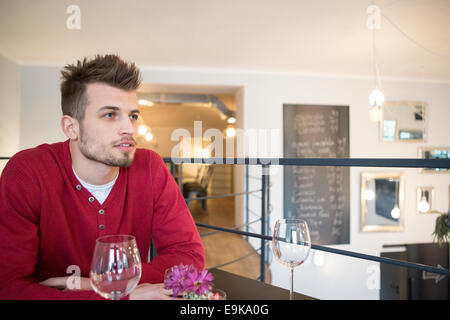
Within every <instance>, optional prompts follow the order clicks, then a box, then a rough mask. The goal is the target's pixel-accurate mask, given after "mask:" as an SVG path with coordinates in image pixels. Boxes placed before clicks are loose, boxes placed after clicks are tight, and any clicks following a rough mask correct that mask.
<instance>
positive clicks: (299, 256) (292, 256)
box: [272, 219, 311, 300]
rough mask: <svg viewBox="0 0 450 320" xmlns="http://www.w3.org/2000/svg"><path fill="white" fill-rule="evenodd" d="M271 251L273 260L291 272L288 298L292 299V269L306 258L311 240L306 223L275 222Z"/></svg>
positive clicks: (295, 220)
mask: <svg viewBox="0 0 450 320" xmlns="http://www.w3.org/2000/svg"><path fill="white" fill-rule="evenodd" d="M272 249H273V252H274V254H275V258H276V259H277V260H278V262H280V263H281V264H283V265H285V266H288V267H289V269H290V271H291V290H290V295H289V298H290V300H292V299H293V297H294V294H293V292H294V268H295V267H297V266H299V265H301V264H302V263H303V262H304V261H305V260H306V258H308V255H309V251H310V249H311V239H310V236H309V229H308V225H307V224H306V221H304V220H300V219H281V220H277V222H276V223H275V227H274V230H273V237H272Z"/></svg>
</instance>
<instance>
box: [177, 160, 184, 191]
mask: <svg viewBox="0 0 450 320" xmlns="http://www.w3.org/2000/svg"><path fill="white" fill-rule="evenodd" d="M179 166H180V170H178V172H179V175H180V176H179V177H178V187H179V188H180V190H181V194H183V162H181V163H180V164H179Z"/></svg>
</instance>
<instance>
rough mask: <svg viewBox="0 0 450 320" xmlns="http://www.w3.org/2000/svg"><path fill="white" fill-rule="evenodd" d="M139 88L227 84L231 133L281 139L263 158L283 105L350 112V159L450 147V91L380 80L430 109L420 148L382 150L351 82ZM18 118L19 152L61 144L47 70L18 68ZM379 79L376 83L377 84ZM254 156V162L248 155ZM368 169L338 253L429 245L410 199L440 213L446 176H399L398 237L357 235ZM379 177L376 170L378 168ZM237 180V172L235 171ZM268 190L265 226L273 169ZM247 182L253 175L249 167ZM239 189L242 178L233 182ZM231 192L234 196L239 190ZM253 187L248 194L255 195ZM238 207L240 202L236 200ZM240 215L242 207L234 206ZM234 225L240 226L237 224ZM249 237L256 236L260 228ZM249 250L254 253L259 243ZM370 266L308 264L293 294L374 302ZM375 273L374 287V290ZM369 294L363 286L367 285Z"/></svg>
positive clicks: (163, 72)
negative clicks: (426, 190)
mask: <svg viewBox="0 0 450 320" xmlns="http://www.w3.org/2000/svg"><path fill="white" fill-rule="evenodd" d="M142 71H143V79H144V82H148V83H167V84H172V83H173V84H188V85H232V86H242V87H243V89H242V92H241V93H240V97H241V98H242V105H243V106H244V110H239V106H240V103H238V110H237V114H238V127H240V125H242V128H245V129H274V130H278V132H279V133H281V134H280V136H279V137H280V138H279V141H278V142H279V143H278V144H276V145H274V146H272V148H271V150H270V156H272V157H282V156H283V150H282V129H283V127H282V126H283V122H282V120H283V119H282V106H283V104H284V103H298V104H326V105H349V106H350V156H351V157H353V158H366V157H367V158H397V157H399V158H416V157H417V149H418V147H419V146H425V145H429V146H447V147H448V146H449V143H448V138H449V136H450V126H448V123H450V113H449V112H448V105H449V102H450V84H448V83H433V82H428V83H423V82H413V81H387V80H384V81H383V88H384V90H385V96H386V99H387V100H412V101H422V100H424V101H426V102H428V103H429V106H430V109H429V115H430V121H429V135H428V137H429V139H428V143H427V144H415V143H408V144H392V143H391V144H383V143H380V142H379V138H378V136H379V135H378V126H377V124H376V123H373V122H370V121H369V117H368V111H369V106H368V95H369V93H370V92H371V90H372V89H373V88H372V87H371V85H372V83H373V80H372V79H369V78H357V77H353V78H352V77H346V78H343V77H336V76H311V75H308V76H307V75H296V74H267V73H246V72H232V71H218V70H210V71H195V70H174V69H149V68H143V70H142ZM21 76H22V80H21V82H22V86H21V88H22V95H21V97H22V117H21V139H20V146H21V148H25V147H31V146H34V145H37V144H40V143H43V142H53V141H58V140H62V139H64V136H63V135H62V133H61V129H60V128H59V118H60V115H61V111H60V108H59V89H58V78H59V70H58V68H53V67H47V68H46V67H27V66H24V67H21ZM382 80H383V79H382ZM253 156H258V154H255V155H253ZM371 170H372V169H370V168H351V170H350V181H351V186H350V192H351V212H350V241H351V244H349V245H340V246H336V247H338V248H340V249H344V250H350V251H357V252H361V253H366V254H371V255H379V253H380V250H381V247H382V245H383V244H401V243H418V242H430V241H431V240H432V236H431V233H432V231H433V229H434V222H435V218H436V215H419V214H417V213H416V210H415V203H416V199H415V197H416V196H415V194H416V187H417V186H418V185H427V186H434V187H435V191H436V209H438V210H442V211H444V210H445V211H446V210H447V206H448V195H447V188H448V185H449V184H450V175H445V174H441V175H431V174H428V175H425V174H418V172H417V171H418V170H416V169H409V170H401V169H397V170H392V169H386V170H391V171H403V172H404V173H405V175H406V208H405V209H406V210H405V212H406V218H405V231H403V232H389V233H388V232H383V233H362V232H360V218H359V215H360V209H359V206H360V199H359V186H360V172H362V171H371ZM378 170H380V169H378ZM236 172H240V173H242V170H236ZM272 173H273V175H272V176H271V181H272V183H273V185H272V188H271V191H270V195H271V204H272V205H273V208H274V211H273V212H272V215H271V227H273V223H274V221H275V220H276V219H277V218H281V217H282V215H283V179H282V170H281V168H277V167H274V168H272ZM251 174H252V175H255V176H257V175H259V173H258V169H257V168H256V167H252V170H251ZM235 181H236V183H237V184H239V183H242V182H243V179H242V178H240V179H235ZM238 187H239V185H238V186H237V187H236V188H235V190H236V192H239V191H240V190H242V189H241V188H242V186H241V188H238ZM259 187H260V182H258V181H253V182H252V185H251V186H250V189H252V188H259ZM240 199H241V200H239V201H243V197H241V198H240ZM238 207H241V208H242V202H240V203H238ZM251 208H252V209H253V210H254V211H256V212H258V211H259V210H260V200H258V199H254V198H252V199H251ZM236 223H237V224H238V223H239V222H236ZM254 230H255V231H256V232H258V230H259V226H258V225H255V227H254ZM255 246H259V240H258V241H256V243H255ZM372 265H375V266H377V265H378V264H377V263H373V262H370V261H362V260H358V259H355V258H348V257H341V256H337V255H334V254H325V265H324V266H323V267H321V268H319V267H315V266H314V264H312V263H311V262H310V261H308V262H307V263H306V264H305V265H303V266H301V267H299V268H297V270H296V275H295V277H296V281H295V289H296V290H297V291H300V292H302V293H305V294H308V295H312V296H314V297H317V298H320V299H378V297H379V291H378V290H377V289H376V288H375V289H369V288H368V286H367V283H368V282H369V283H372V282H371V281H372V280H373V279H374V278H373V277H374V275H373V271H372V269H371V268H370V266H372ZM271 271H272V279H273V284H275V285H278V286H281V287H285V288H287V287H288V285H289V275H288V272H287V269H286V268H285V267H283V266H281V265H279V264H278V263H277V262H273V263H272V266H271ZM377 279H378V278H376V274H375V284H379V281H377ZM369 287H370V286H369Z"/></svg>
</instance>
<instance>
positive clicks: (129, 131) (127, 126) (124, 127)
mask: <svg viewBox="0 0 450 320" xmlns="http://www.w3.org/2000/svg"><path fill="white" fill-rule="evenodd" d="M136 132H137V129H136V125H135V123H134V122H133V121H132V120H131V119H130V117H128V116H127V117H124V121H122V122H121V127H120V134H121V135H131V136H134V135H135V134H136Z"/></svg>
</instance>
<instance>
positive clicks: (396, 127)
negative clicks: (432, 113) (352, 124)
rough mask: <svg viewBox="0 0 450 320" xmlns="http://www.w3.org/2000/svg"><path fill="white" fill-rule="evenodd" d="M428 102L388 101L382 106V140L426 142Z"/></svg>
mask: <svg viewBox="0 0 450 320" xmlns="http://www.w3.org/2000/svg"><path fill="white" fill-rule="evenodd" d="M427 128H428V104H426V103H425V102H408V101H402V102H397V101H395V102H393V101H386V102H385V103H384V104H383V105H382V106H381V121H380V134H381V137H380V138H381V141H382V142H426V141H427Z"/></svg>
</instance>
